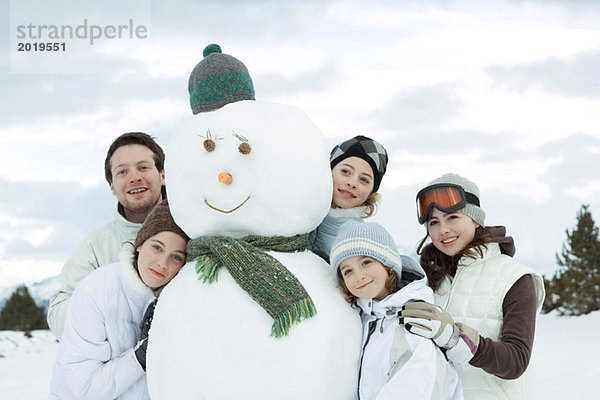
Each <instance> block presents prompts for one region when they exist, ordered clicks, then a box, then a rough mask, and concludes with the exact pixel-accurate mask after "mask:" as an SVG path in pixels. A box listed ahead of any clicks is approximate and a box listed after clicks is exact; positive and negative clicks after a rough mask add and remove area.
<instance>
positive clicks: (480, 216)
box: [427, 174, 485, 227]
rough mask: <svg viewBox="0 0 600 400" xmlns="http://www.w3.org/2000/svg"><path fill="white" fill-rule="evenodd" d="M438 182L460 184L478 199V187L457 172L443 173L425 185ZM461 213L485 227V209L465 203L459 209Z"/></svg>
mask: <svg viewBox="0 0 600 400" xmlns="http://www.w3.org/2000/svg"><path fill="white" fill-rule="evenodd" d="M440 183H450V184H453V185H458V186H460V187H461V188H462V189H463V190H464V191H465V192H466V193H471V194H472V195H474V196H475V197H477V198H478V199H479V188H478V187H477V185H476V184H475V183H473V182H471V181H470V180H468V179H466V178H463V177H462V176H460V175H458V174H444V175H442V176H440V177H439V178H437V179H434V180H432V181H431V182H429V183H428V184H427V186H431V185H436V184H440ZM459 211H460V212H461V213H463V214H465V215H468V216H469V217H471V219H472V220H473V221H475V222H477V223H478V224H479V225H481V226H482V227H485V211H483V209H482V208H481V207H479V206H476V205H475V204H471V203H467V205H466V206H465V207H464V208H462V209H460V210H459Z"/></svg>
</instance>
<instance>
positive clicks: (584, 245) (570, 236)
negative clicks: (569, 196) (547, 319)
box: [544, 205, 600, 315]
mask: <svg viewBox="0 0 600 400" xmlns="http://www.w3.org/2000/svg"><path fill="white" fill-rule="evenodd" d="M588 208H589V205H582V206H581V209H580V210H579V212H578V213H577V226H576V227H575V228H574V229H573V230H572V231H571V232H569V230H568V229H567V230H566V234H567V240H566V242H565V243H564V244H563V246H562V251H561V253H560V254H556V262H557V263H558V265H560V266H561V267H562V268H560V269H559V270H558V271H557V272H556V273H555V274H554V276H553V277H552V278H551V279H549V280H548V279H546V278H544V282H545V284H546V293H547V295H546V300H545V301H544V311H545V312H549V311H552V310H555V309H556V310H558V312H559V314H560V315H582V314H587V313H590V312H592V311H596V310H600V240H599V237H598V227H597V226H596V224H595V223H594V219H593V218H592V214H591V213H590V212H589V210H588Z"/></svg>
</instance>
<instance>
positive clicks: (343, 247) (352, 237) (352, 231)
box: [329, 220, 402, 276]
mask: <svg viewBox="0 0 600 400" xmlns="http://www.w3.org/2000/svg"><path fill="white" fill-rule="evenodd" d="M353 256H369V257H372V258H374V259H375V260H377V261H379V262H380V263H382V264H383V265H385V266H386V267H392V268H394V271H396V273H397V274H398V276H401V275H402V259H401V258H400V254H399V253H398V249H397V247H396V243H394V239H392V236H391V235H390V234H389V233H388V231H386V230H385V229H384V228H383V227H382V226H381V225H379V224H377V223H375V222H359V221H353V220H350V221H347V222H345V223H344V224H343V225H342V226H341V227H340V230H339V232H338V234H337V236H336V238H335V241H334V242H333V246H332V247H331V253H330V255H329V258H330V260H331V266H332V267H333V268H334V269H335V270H337V269H338V268H339V267H340V264H341V263H342V262H343V261H344V260H345V259H346V258H349V257H353Z"/></svg>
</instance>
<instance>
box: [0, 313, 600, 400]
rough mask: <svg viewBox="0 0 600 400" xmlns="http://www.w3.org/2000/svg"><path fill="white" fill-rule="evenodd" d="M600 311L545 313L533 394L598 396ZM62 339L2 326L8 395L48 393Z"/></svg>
mask: <svg viewBox="0 0 600 400" xmlns="http://www.w3.org/2000/svg"><path fill="white" fill-rule="evenodd" d="M599 331H600V312H594V313H592V314H589V315H586V316H583V317H576V318H565V317H562V318H561V317H558V316H556V315H555V314H550V315H542V316H540V317H539V320H538V330H537V337H536V343H535V347H534V359H533V361H532V365H531V368H533V375H534V397H533V398H534V399H537V400H553V399H556V400H559V399H560V400H564V399H567V398H572V399H575V398H576V399H578V400H586V399H597V398H598V389H597V386H596V384H597V382H598V380H600V363H599V362H598V360H600V335H599V334H598V332H599ZM57 347H58V344H57V343H56V341H55V340H54V337H53V336H52V334H51V333H50V332H49V331H35V332H33V338H31V339H27V338H25V337H24V336H23V333H21V332H11V331H0V394H1V396H0V397H1V398H2V399H3V400H13V399H14V400H23V399H28V400H29V399H32V400H34V399H45V398H47V397H48V385H49V382H50V374H51V370H52V364H53V362H54V356H55V353H56V349H57Z"/></svg>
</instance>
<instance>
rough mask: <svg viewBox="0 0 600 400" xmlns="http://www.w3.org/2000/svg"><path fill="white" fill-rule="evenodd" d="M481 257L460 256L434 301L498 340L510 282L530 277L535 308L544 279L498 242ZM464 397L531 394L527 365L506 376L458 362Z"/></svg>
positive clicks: (509, 399)
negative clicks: (517, 374)
mask: <svg viewBox="0 0 600 400" xmlns="http://www.w3.org/2000/svg"><path fill="white" fill-rule="evenodd" d="M487 246H488V250H487V251H486V250H485V249H483V250H484V253H483V257H482V258H478V259H472V258H463V259H462V260H461V261H460V262H459V265H458V269H457V272H456V276H455V277H454V280H453V282H452V283H451V282H450V278H448V277H446V280H445V281H444V282H443V283H442V285H441V287H440V288H439V289H438V291H437V292H436V293H435V295H434V296H435V303H436V305H438V306H440V307H442V308H444V309H445V310H446V311H448V312H449V313H450V314H451V315H452V317H453V318H454V320H455V321H456V322H462V323H464V324H466V325H469V326H470V327H472V328H474V329H476V330H477V331H478V332H479V334H480V335H481V336H485V337H488V338H490V339H492V340H494V341H498V340H500V329H501V328H502V303H503V301H504V296H505V295H506V293H507V292H508V291H509V290H510V288H511V287H512V286H513V284H514V283H515V282H516V281H517V280H518V279H519V278H521V277H522V276H523V275H526V274H530V275H531V276H532V277H533V281H534V285H535V290H536V297H537V308H538V312H539V311H540V309H541V306H542V303H543V301H544V282H543V279H542V277H541V276H540V275H539V274H538V273H537V272H535V271H534V270H533V269H531V268H529V267H527V266H525V265H522V264H519V263H518V262H516V261H514V260H513V259H512V258H511V257H509V256H507V255H504V254H501V253H500V248H499V246H498V243H489V244H488V245H487ZM460 370H461V376H462V383H463V390H464V395H465V399H466V400H487V399H490V400H492V399H493V400H497V399H502V400H516V399H529V398H530V397H531V393H530V392H531V383H530V374H529V372H530V371H529V370H530V369H529V368H528V369H527V370H526V371H525V373H524V374H523V375H521V377H519V378H518V379H512V380H506V379H501V378H498V377H496V376H494V375H491V374H488V373H487V372H485V371H484V370H482V369H481V368H476V367H473V366H471V365H469V364H467V363H465V364H463V365H462V366H460Z"/></svg>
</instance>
